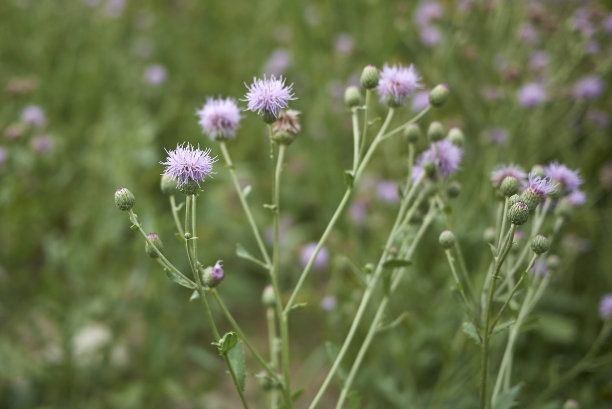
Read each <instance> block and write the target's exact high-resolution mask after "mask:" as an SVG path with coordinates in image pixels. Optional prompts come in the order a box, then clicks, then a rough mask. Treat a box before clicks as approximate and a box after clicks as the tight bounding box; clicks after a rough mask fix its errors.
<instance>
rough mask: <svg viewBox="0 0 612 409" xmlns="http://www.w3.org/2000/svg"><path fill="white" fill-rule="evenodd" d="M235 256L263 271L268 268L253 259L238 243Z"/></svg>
mask: <svg viewBox="0 0 612 409" xmlns="http://www.w3.org/2000/svg"><path fill="white" fill-rule="evenodd" d="M236 255H237V256H238V257H240V258H243V259H245V260H249V261H251V262H253V263H255V264H257V265H259V266H261V267H263V268H265V269H268V268H269V266H268V265H267V264H266V263H264V262H263V261H261V260H259V259H257V258H255V257H254V256H253V255H252V254H251V253H249V251H248V250H247V249H245V248H244V247H243V246H242V244H240V243H236Z"/></svg>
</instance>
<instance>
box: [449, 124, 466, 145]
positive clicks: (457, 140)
mask: <svg viewBox="0 0 612 409" xmlns="http://www.w3.org/2000/svg"><path fill="white" fill-rule="evenodd" d="M448 140H449V141H451V143H452V144H453V145H455V146H458V147H460V148H461V147H463V145H464V144H465V138H464V136H463V132H461V129H459V128H452V129H451V130H450V131H449V132H448Z"/></svg>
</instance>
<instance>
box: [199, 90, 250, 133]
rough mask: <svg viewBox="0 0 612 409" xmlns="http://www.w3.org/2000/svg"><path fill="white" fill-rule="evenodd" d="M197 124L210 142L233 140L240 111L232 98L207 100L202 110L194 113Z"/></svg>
mask: <svg viewBox="0 0 612 409" xmlns="http://www.w3.org/2000/svg"><path fill="white" fill-rule="evenodd" d="M196 115H198V116H199V117H200V120H199V121H198V124H200V126H201V127H202V131H203V132H204V133H206V134H208V136H209V137H210V139H212V140H222V139H230V138H233V137H234V135H235V134H236V128H237V127H238V122H240V118H241V116H240V110H239V109H238V106H237V105H236V100H235V99H233V98H225V99H223V98H207V99H206V104H204V106H203V107H202V109H200V110H198V111H196Z"/></svg>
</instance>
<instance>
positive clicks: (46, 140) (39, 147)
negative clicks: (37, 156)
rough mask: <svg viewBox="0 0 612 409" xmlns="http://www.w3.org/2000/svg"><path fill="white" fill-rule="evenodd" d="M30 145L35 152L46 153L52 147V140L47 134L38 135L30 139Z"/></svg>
mask: <svg viewBox="0 0 612 409" xmlns="http://www.w3.org/2000/svg"><path fill="white" fill-rule="evenodd" d="M30 145H31V146H32V149H34V151H35V152H37V153H47V152H49V151H51V149H53V140H52V139H51V137H50V136H49V135H39V136H37V137H35V138H34V139H32V141H31V142H30Z"/></svg>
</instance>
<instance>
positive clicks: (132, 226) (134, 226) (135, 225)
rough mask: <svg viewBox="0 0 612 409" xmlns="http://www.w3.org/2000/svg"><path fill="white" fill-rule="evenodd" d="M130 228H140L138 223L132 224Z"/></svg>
mask: <svg viewBox="0 0 612 409" xmlns="http://www.w3.org/2000/svg"><path fill="white" fill-rule="evenodd" d="M130 229H132V230H138V225H137V224H133V225H131V226H130Z"/></svg>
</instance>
